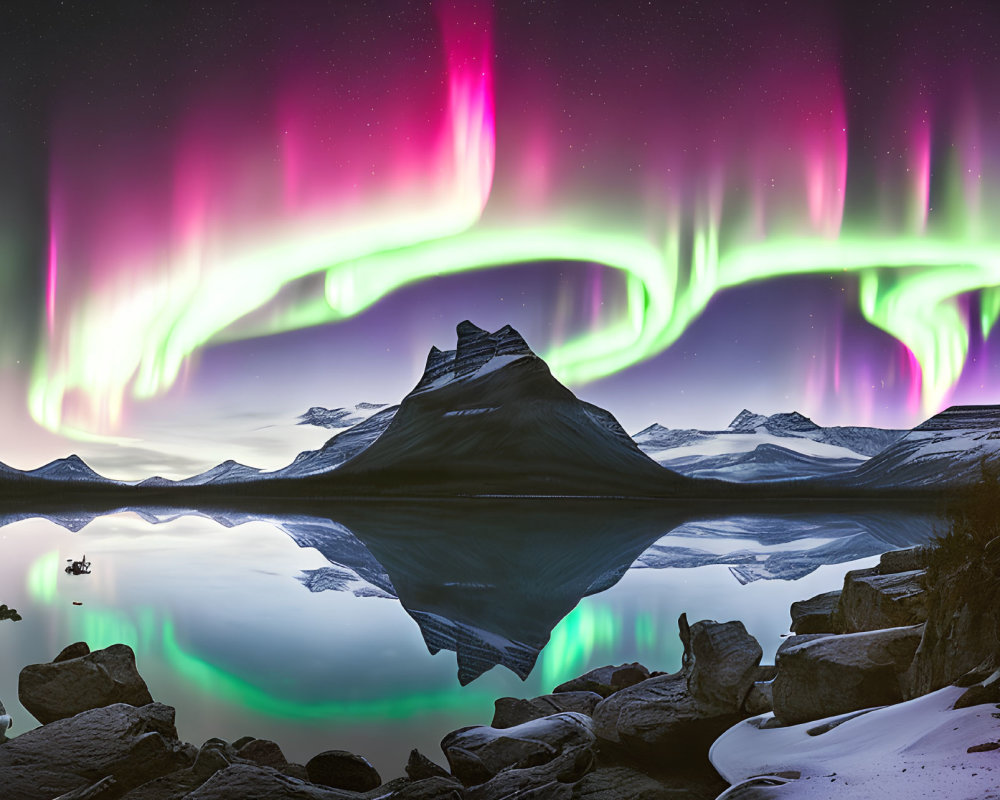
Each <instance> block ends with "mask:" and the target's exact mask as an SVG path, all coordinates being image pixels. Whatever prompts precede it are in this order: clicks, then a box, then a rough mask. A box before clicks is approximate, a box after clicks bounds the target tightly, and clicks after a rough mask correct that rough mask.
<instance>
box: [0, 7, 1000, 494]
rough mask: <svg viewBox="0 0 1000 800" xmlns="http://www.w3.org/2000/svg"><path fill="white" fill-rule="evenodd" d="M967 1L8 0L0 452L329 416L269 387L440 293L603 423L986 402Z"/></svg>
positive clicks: (403, 367) (358, 349) (988, 271)
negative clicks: (520, 349) (508, 328)
mask: <svg viewBox="0 0 1000 800" xmlns="http://www.w3.org/2000/svg"><path fill="white" fill-rule="evenodd" d="M323 6H328V7H323ZM998 31H1000V7H998V6H997V5H996V4H995V3H991V2H981V3H977V2H955V3H950V4H944V3H917V2H898V3H893V2H875V3H857V4H852V3H835V2H826V3H824V2H810V3H795V2H787V3H786V2H772V3H746V2H737V1H735V0H734V2H712V3H708V2H627V1H623V2H616V3H608V2H591V1H589V0H559V1H558V2H526V3H514V2H502V1H500V2H496V3H495V4H490V3H486V2H457V1H455V0H453V1H452V2H440V3H430V2H417V1H416V0H409V1H407V2H401V1H391V0H390V1H387V0H379V2H371V3H365V2H358V1H357V0H351V2H334V3H329V4H317V3H311V2H310V3H299V2H283V3H273V2H237V3H222V2H218V3H186V2H171V3H159V2H156V3H153V2H140V1H138V0H129V1H128V2H82V1H81V2H63V3H51V2H50V3H46V2H32V3H17V2H13V3H5V4H3V5H2V6H0V64H2V67H0V176H2V179H0V413H3V415H4V423H3V428H2V430H3V436H2V439H0V460H2V461H4V462H7V463H10V464H12V465H14V466H18V467H34V466H38V465H39V464H41V463H43V462H45V461H48V460H50V459H52V458H55V457H58V456H63V455H67V454H69V453H70V452H78V453H80V454H81V455H82V456H83V457H84V458H85V459H87V460H88V461H89V462H90V463H91V464H92V465H93V466H95V468H97V469H98V470H99V471H103V472H105V473H107V474H111V475H114V476H116V477H126V478H127V477H142V476H145V475H149V474H153V473H160V474H164V475H168V476H178V475H183V474H191V473H193V472H196V471H199V470H200V469H204V468H206V467H208V466H211V465H212V464H214V463H217V462H219V461H221V460H224V459H225V458H230V457H233V458H237V459H240V460H243V461H245V462H247V463H250V464H252V465H254V466H260V467H278V466H281V465H282V464H284V463H287V462H288V461H290V460H291V458H292V456H294V454H295V453H296V452H297V451H298V450H300V449H304V448H305V447H313V446H317V445H318V444H319V443H320V442H322V441H323V440H324V438H325V437H326V435H328V434H327V433H326V432H324V431H321V430H318V429H308V428H302V427H297V426H294V424H293V423H294V421H295V417H296V416H297V415H298V414H300V413H302V412H303V411H305V409H307V408H308V407H309V406H312V405H324V406H329V407H336V406H345V405H350V404H354V403H357V402H359V401H370V402H397V401H398V399H399V398H400V397H401V396H402V395H403V394H405V393H406V392H407V391H408V390H409V389H410V388H412V386H413V384H414V383H415V382H416V380H417V378H418V377H419V375H420V372H421V370H422V367H423V362H424V359H425V357H426V353H427V350H428V349H429V348H430V346H431V345H432V344H437V345H438V346H439V347H442V348H449V347H453V346H454V327H455V325H456V324H457V323H458V322H459V321H461V320H462V319H465V318H469V319H471V320H472V321H473V322H475V323H477V324H478V325H480V326H482V327H485V328H489V329H491V330H493V329H496V328H498V327H500V326H501V325H503V324H506V323H510V324H512V325H514V327H516V328H517V329H518V330H520V331H521V332H522V333H523V334H524V336H525V337H526V338H527V340H528V342H529V344H531V345H532V347H533V348H534V349H535V350H536V351H537V352H538V353H539V354H540V355H543V356H544V357H546V359H547V360H548V361H549V363H550V365H551V366H552V368H553V371H554V373H555V374H556V376H557V377H559V378H560V379H561V380H563V381H564V382H565V383H567V385H569V386H571V387H572V388H573V389H574V390H575V391H576V392H577V393H578V394H579V395H580V396H582V397H583V398H585V399H587V400H589V401H591V402H594V403H597V404H599V405H601V406H603V407H605V408H608V409H609V410H610V411H612V412H613V413H614V414H616V415H617V416H618V418H619V419H620V420H621V421H622V423H623V424H624V425H625V427H626V428H627V429H628V430H629V431H630V432H633V433H634V432H636V431H637V430H639V429H641V428H642V427H644V426H645V425H647V424H649V423H651V422H654V421H656V422H660V423H662V424H664V425H667V426H671V427H688V426H698V427H704V428H721V427H724V426H725V425H726V424H728V422H729V421H730V420H731V418H732V417H733V416H735V415H736V414H737V412H739V411H740V410H741V409H742V408H743V407H748V408H751V409H752V410H754V411H757V412H768V413H772V412H777V411H790V410H798V411H801V412H803V413H805V414H808V415H810V416H812V417H813V418H814V419H815V420H816V421H817V422H819V423H820V424H826V425H834V424H877V425H884V426H910V425H912V424H915V423H916V422H919V421H920V420H921V419H923V418H925V417H926V416H929V415H930V414H932V413H934V412H935V411H937V410H939V409H940V408H943V407H945V406H947V405H948V404H950V403H954V402H967V403H968V402H972V403H993V402H998V401H1000V391H998V390H1000V378H998V377H997V375H998V371H997V369H998V363H997V362H998V358H1000V348H998V346H997V343H996V342H995V341H993V340H991V339H990V338H989V333H990V330H991V329H992V328H993V325H994V323H995V322H996V320H997V317H998V315H1000V288H998V287H1000V234H998V232H997V226H996V224H995V220H996V219H997V218H998V213H1000V93H998V92H997V91H996V87H997V86H1000V47H998V42H997V32H998ZM995 338H996V337H994V339H995Z"/></svg>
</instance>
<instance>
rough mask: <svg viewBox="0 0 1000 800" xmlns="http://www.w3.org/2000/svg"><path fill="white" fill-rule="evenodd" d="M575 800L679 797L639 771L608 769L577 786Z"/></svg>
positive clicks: (588, 776)
mask: <svg viewBox="0 0 1000 800" xmlns="http://www.w3.org/2000/svg"><path fill="white" fill-rule="evenodd" d="M570 796H571V797H572V798H573V800H670V799H671V798H676V797H677V795H676V794H675V793H673V792H670V791H668V790H667V789H666V788H665V787H664V786H663V785H662V784H660V783H659V782H657V781H655V780H653V779H652V778H650V777H649V776H648V775H645V774H644V773H642V772H639V771H638V770H634V769H629V768H628V767H606V768H604V769H596V770H594V771H593V772H591V773H589V774H588V775H585V776H584V777H583V778H582V779H581V780H579V781H578V782H577V783H576V784H575V785H574V786H573V792H572V794H571V795H570Z"/></svg>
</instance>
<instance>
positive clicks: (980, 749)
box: [965, 742, 1000, 753]
mask: <svg viewBox="0 0 1000 800" xmlns="http://www.w3.org/2000/svg"><path fill="white" fill-rule="evenodd" d="M990 750H1000V742H984V743H983V744H974V745H972V747H970V748H969V749H968V750H966V751H965V752H966V753H988V752H989V751H990Z"/></svg>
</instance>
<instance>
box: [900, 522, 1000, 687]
mask: <svg viewBox="0 0 1000 800" xmlns="http://www.w3.org/2000/svg"><path fill="white" fill-rule="evenodd" d="M998 642H1000V539H994V540H993V541H992V542H990V543H989V544H987V546H986V548H985V550H984V551H983V552H981V553H977V554H976V555H975V556H974V557H970V558H968V559H965V560H963V561H962V562H961V563H959V564H955V565H951V566H947V567H945V566H942V567H940V568H939V571H938V574H937V575H936V576H935V578H934V586H933V591H932V592H930V593H929V597H928V600H927V623H926V625H925V630H924V637H923V640H922V641H921V642H920V647H919V648H918V649H917V653H916V656H915V657H914V659H913V665H912V667H911V668H910V671H909V674H908V675H907V682H906V696H907V697H919V696H920V695H923V694H927V693H928V692H932V691H934V690H935V689H940V688H941V687H943V686H947V685H948V684H949V683H951V682H953V681H955V680H956V679H958V678H959V677H961V676H962V675H965V674H966V673H968V672H970V671H976V672H979V673H982V674H983V675H984V676H985V675H989V674H990V673H991V672H992V671H993V670H995V669H997V668H998V667H1000V645H998Z"/></svg>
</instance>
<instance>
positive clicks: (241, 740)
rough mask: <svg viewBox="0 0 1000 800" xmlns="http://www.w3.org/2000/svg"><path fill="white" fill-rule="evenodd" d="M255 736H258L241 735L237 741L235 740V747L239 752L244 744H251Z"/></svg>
mask: <svg viewBox="0 0 1000 800" xmlns="http://www.w3.org/2000/svg"><path fill="white" fill-rule="evenodd" d="M255 738H256V737H254V736H241V737H240V738H239V739H237V740H236V741H235V742H233V749H234V750H235V751H236V752H239V751H240V748H242V747H243V745H247V744H250V742H252V741H253V740H254V739H255Z"/></svg>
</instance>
